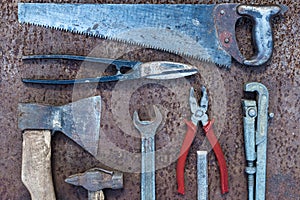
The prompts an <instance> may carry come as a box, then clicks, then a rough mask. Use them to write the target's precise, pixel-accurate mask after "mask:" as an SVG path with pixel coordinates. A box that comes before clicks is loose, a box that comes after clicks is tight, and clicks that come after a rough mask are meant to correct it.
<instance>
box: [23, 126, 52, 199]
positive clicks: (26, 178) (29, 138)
mask: <svg viewBox="0 0 300 200" xmlns="http://www.w3.org/2000/svg"><path fill="white" fill-rule="evenodd" d="M50 142H51V132H50V131H48V130H43V131H40V130H39V131H37V130H35V131H32V130H31V131H24V134H23V153H22V154H23V155H22V181H23V183H24V185H25V186H26V187H27V189H28V190H29V192H30V195H31V199H32V200H55V192H54V187H53V181H52V172H51V144H50Z"/></svg>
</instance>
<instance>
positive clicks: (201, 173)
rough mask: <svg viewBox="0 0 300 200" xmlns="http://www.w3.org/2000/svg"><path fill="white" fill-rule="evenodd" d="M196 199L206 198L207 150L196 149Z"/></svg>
mask: <svg viewBox="0 0 300 200" xmlns="http://www.w3.org/2000/svg"><path fill="white" fill-rule="evenodd" d="M197 182H198V200H207V199H208V171H207V151H197Z"/></svg>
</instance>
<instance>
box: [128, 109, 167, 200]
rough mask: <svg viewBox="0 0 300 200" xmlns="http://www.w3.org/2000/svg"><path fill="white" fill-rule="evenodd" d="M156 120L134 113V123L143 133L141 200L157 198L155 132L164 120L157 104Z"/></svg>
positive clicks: (155, 110)
mask: <svg viewBox="0 0 300 200" xmlns="http://www.w3.org/2000/svg"><path fill="white" fill-rule="evenodd" d="M153 108H154V112H155V116H156V117H155V120H154V121H140V119H139V116H138V113H137V112H136V111H135V112H134V114H133V124H134V126H135V127H136V128H137V129H138V130H139V132H140V133H141V140H142V144H141V145H142V146H141V151H142V164H141V200H155V133H156V131H157V128H158V126H159V125H160V123H161V121H162V114H161V113H160V111H159V109H158V108H157V107H156V106H153Z"/></svg>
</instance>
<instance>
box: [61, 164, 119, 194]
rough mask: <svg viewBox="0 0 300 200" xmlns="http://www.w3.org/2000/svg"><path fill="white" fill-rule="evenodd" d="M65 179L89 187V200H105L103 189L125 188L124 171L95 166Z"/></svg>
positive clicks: (70, 182) (73, 183)
mask: <svg viewBox="0 0 300 200" xmlns="http://www.w3.org/2000/svg"><path fill="white" fill-rule="evenodd" d="M65 181H66V182H67V183H69V184H72V185H76V186H82V187H84V188H85V189H87V190H88V200H104V194H103V191H102V190H103V189H105V188H111V189H121V188H123V173H121V172H113V171H109V170H105V169H101V168H93V169H89V170H87V171H86V172H84V173H80V174H75V175H71V176H69V177H68V178H67V179H66V180H65Z"/></svg>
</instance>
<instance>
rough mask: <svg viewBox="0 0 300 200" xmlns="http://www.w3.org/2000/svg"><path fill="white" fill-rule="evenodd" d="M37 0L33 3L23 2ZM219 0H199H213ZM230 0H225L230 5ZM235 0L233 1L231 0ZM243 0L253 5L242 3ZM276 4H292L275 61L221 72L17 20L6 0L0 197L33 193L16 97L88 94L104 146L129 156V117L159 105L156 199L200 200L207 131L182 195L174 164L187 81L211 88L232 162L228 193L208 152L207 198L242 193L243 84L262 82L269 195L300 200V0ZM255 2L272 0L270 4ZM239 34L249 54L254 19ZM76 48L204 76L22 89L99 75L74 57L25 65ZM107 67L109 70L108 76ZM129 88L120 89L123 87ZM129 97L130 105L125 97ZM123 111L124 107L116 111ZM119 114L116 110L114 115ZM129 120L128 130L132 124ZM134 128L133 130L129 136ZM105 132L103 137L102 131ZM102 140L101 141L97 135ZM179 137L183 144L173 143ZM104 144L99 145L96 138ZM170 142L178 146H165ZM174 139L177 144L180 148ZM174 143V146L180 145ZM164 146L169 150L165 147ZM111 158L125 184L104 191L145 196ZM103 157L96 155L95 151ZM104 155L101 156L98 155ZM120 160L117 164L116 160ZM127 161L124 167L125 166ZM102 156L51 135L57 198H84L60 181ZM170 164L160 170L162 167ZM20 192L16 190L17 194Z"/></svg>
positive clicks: (110, 195) (135, 145) (63, 99)
mask: <svg viewBox="0 0 300 200" xmlns="http://www.w3.org/2000/svg"><path fill="white" fill-rule="evenodd" d="M22 2H33V1H22ZM39 2H57V3H62V2H64V3H146V2H149V3H199V2H198V1H183V0H180V1H166V0H162V1H142V0H137V1H131V0H130V1H122V0H118V1H112V0H108V1H96V0H86V1H81V0H77V1H75V0H66V1H61V0H52V1H50V0H44V1H39ZM217 2H219V1H201V3H217ZM228 2H229V1H228ZM230 2H237V1H230ZM242 2H244V3H247V2H248V3H249V2H252V1H250V0H248V1H245V0H244V1H242ZM273 2H274V3H284V4H286V5H288V7H289V11H288V12H287V13H286V14H285V17H284V18H279V17H276V18H275V19H274V22H275V23H273V32H274V44H275V47H274V53H273V57H272V60H271V62H269V63H268V64H267V65H265V66H262V67H259V68H247V67H243V66H241V65H239V64H237V63H236V62H234V63H233V66H232V67H231V69H230V70H226V69H222V68H218V67H216V66H214V65H212V64H207V63H201V62H198V61H194V60H190V59H185V58H182V57H179V56H176V55H173V54H168V53H165V52H161V51H155V50H151V49H143V48H137V47H135V46H131V45H126V44H120V43H118V42H111V41H107V40H103V39H99V38H92V37H87V36H83V35H75V34H72V33H66V32H60V31H56V30H49V29H45V28H42V27H34V26H30V25H20V24H19V23H18V21H17V1H12V0H8V1H5V3H4V2H2V3H1V4H0V6H1V10H0V15H1V18H0V41H1V44H0V56H1V58H2V59H1V61H0V65H1V82H0V90H1V94H0V98H1V101H0V113H1V115H0V122H1V123H0V130H1V135H0V142H1V145H0V152H1V160H0V169H1V170H0V197H1V199H16V200H21V199H22V200H24V199H30V194H29V192H28V191H27V189H26V188H25V186H24V185H23V184H22V182H21V155H22V134H21V131H20V130H19V129H18V128H17V104H18V103H19V102H30V103H43V104H51V105H64V104H66V103H69V102H71V101H75V100H78V99H82V98H84V97H90V96H95V95H97V94H100V95H101V96H102V103H103V104H102V118H101V131H102V132H101V134H102V133H103V137H102V138H105V139H106V141H109V142H110V143H103V144H100V145H101V146H100V145H99V148H100V149H101V147H104V148H106V147H109V144H114V145H115V146H117V147H118V148H120V149H125V150H126V152H130V153H138V152H140V138H138V132H134V127H133V125H132V124H130V123H132V115H133V112H134V110H138V111H139V113H141V117H142V115H144V117H145V119H151V117H149V115H150V116H152V115H153V110H151V109H150V108H151V104H157V105H158V106H159V108H160V109H161V110H163V115H164V119H163V122H162V125H161V128H160V129H159V130H158V134H157V136H156V148H157V149H162V150H163V151H164V152H169V154H170V155H169V156H166V155H167V153H164V154H162V156H161V159H160V162H158V161H157V163H161V162H165V164H164V165H161V166H162V167H160V168H159V169H158V170H157V172H156V195H157V199H196V191H197V189H196V180H197V176H196V169H197V168H196V163H197V162H196V151H197V150H209V149H207V148H209V143H208V142H207V141H206V140H204V138H205V137H204V133H203V132H202V131H200V130H198V132H197V136H196V138H195V141H194V143H193V145H192V147H191V149H190V154H189V156H188V158H187V165H186V172H185V175H186V195H185V196H180V195H178V194H177V193H176V189H177V186H176V177H175V174H176V173H175V168H176V162H175V161H174V159H175V158H176V155H174V154H176V153H178V152H179V147H178V146H179V145H180V143H179V142H178V141H180V139H182V138H183V136H184V133H185V130H186V126H185V124H184V121H183V119H186V118H188V117H189V116H190V111H189V107H188V99H187V97H188V92H189V87H190V86H193V87H194V88H195V89H196V93H197V95H198V96H197V97H198V98H199V97H200V95H201V94H200V93H201V86H202V84H205V85H206V87H207V89H208V95H209V98H210V102H211V104H210V106H209V111H208V112H209V115H210V117H211V118H214V119H215V121H216V122H215V124H214V126H215V127H214V128H215V133H216V135H218V136H219V142H220V144H221V146H222V149H223V151H224V154H225V155H224V156H225V157H226V158H227V165H228V173H229V183H230V185H229V190H230V192H229V193H228V194H226V195H225V196H223V197H222V195H221V193H220V186H219V181H220V179H219V171H218V166H217V161H216V158H215V156H214V154H213V153H212V152H210V153H209V154H208V163H209V166H208V173H209V174H208V177H209V180H208V181H209V198H210V199H221V198H222V199H234V200H235V199H246V197H247V182H246V175H245V173H244V169H245V166H246V162H245V154H244V142H243V122H242V116H243V114H242V107H241V99H242V98H243V97H244V92H243V85H244V83H245V82H252V81H258V82H262V83H263V84H264V85H265V86H266V87H267V88H268V89H269V95H270V102H269V106H270V111H272V112H274V113H275V118H274V119H272V120H271V121H270V123H269V130H268V133H269V134H268V164H267V193H266V197H267V199H299V198H300V192H299V187H300V169H299V163H300V157H299V155H298V152H299V144H300V138H299V130H300V127H299V121H300V115H299V107H300V105H299V99H300V98H299V96H300V93H299V84H300V66H299V65H300V57H299V53H300V52H299V46H300V39H299V31H300V30H299V27H300V14H299V13H300V12H299V11H300V6H299V3H298V1H296V0H294V1H292V0H290V1H289V0H280V1H273ZM255 3H262V4H268V3H269V1H266V0H265V1H263V0H261V1H256V2H255ZM239 24H241V25H242V27H238V28H237V31H238V36H237V39H238V41H239V42H240V46H241V52H242V53H243V54H244V55H247V57H251V55H252V52H253V51H252V48H251V45H249V43H250V29H251V26H250V24H249V20H243V21H241V22H239ZM50 53H52V54H76V55H92V56H98V57H109V58H121V59H130V60H140V61H143V62H146V61H154V60H155V61H157V60H167V61H177V62H184V63H189V64H194V65H196V66H197V67H198V68H199V70H200V74H198V75H195V76H192V77H189V78H187V79H180V80H179V79H178V80H171V81H167V82H159V83H153V82H147V81H145V80H143V81H140V82H123V83H122V84H121V83H104V84H100V85H95V84H92V85H82V86H76V87H72V86H57V87H55V86H40V85H36V86H33V85H23V84H22V82H21V77H27V78H28V77H39V78H57V77H59V78H76V77H77V78H79V77H86V76H88V75H91V74H101V73H102V72H103V70H102V68H101V70H100V72H99V68H97V67H96V66H93V65H92V64H90V63H83V64H82V63H81V62H70V61H61V60H53V61H39V60H38V61H32V62H24V63H23V62H22V60H21V59H20V58H21V56H22V55H29V54H50ZM106 72H107V71H105V73H106ZM133 88H136V89H133ZM124 89H126V90H125V91H126V92H125V93H124V92H123V93H122V92H120V91H122V90H123V91H124ZM123 100H124V101H123ZM117 111H120V112H117ZM117 114H118V115H117ZM127 126H128V127H127ZM131 130H133V131H132V132H131ZM104 136H105V137H104ZM100 140H101V139H100ZM176 141H177V142H176ZM100 143H101V142H100ZM170 143H174V145H173V148H170V147H168V148H167V149H166V148H164V147H165V146H168V144H170ZM176 144H177V146H176ZM176 147H177V149H176ZM167 150H168V151H167ZM112 155H113V156H112V157H111V158H110V159H111V160H114V161H115V162H116V163H115V166H116V165H117V164H118V166H121V165H122V164H124V165H125V164H126V165H125V166H127V167H128V169H126V170H125V171H127V172H126V173H125V174H124V189H122V190H115V191H114V190H109V189H108V190H105V191H104V193H105V196H106V198H107V199H124V200H125V199H139V198H140V174H139V173H133V172H130V171H132V169H129V168H130V165H129V164H130V163H129V164H128V162H129V161H131V157H126V155H125V156H123V157H121V158H122V159H121V161H120V160H118V159H119V158H120V155H118V154H116V153H113V154H112ZM99 157H100V156H99ZM98 159H99V160H100V158H98ZM117 161H120V163H118V162H117ZM126 161H127V163H126ZM107 166H109V165H108V163H105V162H104V161H98V160H96V159H95V158H93V157H92V156H91V155H90V154H88V153H87V152H85V151H83V150H82V149H81V148H80V147H79V146H78V145H76V144H75V143H74V142H72V141H70V140H69V139H68V138H67V137H65V136H64V135H63V134H61V133H56V134H55V135H54V136H52V173H53V181H54V185H55V191H56V197H57V199H64V200H68V199H72V200H73V199H74V200H76V199H86V198H87V191H86V190H85V189H84V188H81V187H75V186H71V185H69V184H67V183H65V182H64V179H65V178H66V177H68V176H69V175H71V174H75V173H79V172H83V171H85V170H87V169H89V168H92V167H102V168H105V167H107ZM163 166H164V167H163ZM15 191H18V192H15Z"/></svg>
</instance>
